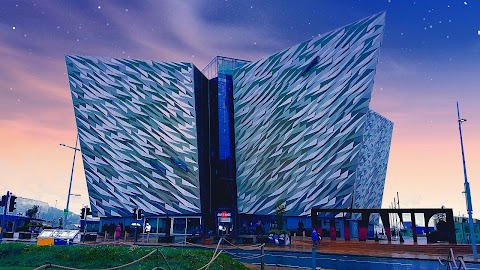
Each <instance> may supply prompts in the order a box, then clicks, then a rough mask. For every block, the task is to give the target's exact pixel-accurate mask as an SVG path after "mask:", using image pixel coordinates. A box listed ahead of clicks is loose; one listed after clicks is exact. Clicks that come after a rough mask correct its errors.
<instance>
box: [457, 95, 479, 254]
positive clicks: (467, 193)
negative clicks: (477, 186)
mask: <svg viewBox="0 0 480 270" xmlns="http://www.w3.org/2000/svg"><path fill="white" fill-rule="evenodd" d="M457 115H458V131H459V132H460V147H461V148H462V162H463V176H464V178H465V183H464V188H465V199H466V201H467V212H468V224H469V225H470V240H471V241H472V252H473V259H474V260H475V261H476V260H478V254H477V243H476V242H477V241H476V240H477V239H475V231H474V230H473V218H472V212H473V207H472V196H471V194H470V183H468V178H467V165H466V164H465V152H464V151H463V138H462V123H463V122H465V121H467V119H464V118H460V109H459V108H458V102H457Z"/></svg>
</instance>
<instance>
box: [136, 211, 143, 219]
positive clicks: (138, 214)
mask: <svg viewBox="0 0 480 270" xmlns="http://www.w3.org/2000/svg"><path fill="white" fill-rule="evenodd" d="M141 219H142V209H140V208H138V209H137V220H141Z"/></svg>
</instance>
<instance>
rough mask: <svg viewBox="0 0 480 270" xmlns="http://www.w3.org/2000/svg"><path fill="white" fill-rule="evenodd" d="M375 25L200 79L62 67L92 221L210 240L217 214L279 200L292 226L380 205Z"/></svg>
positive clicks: (174, 67) (92, 61) (180, 68)
mask: <svg viewBox="0 0 480 270" xmlns="http://www.w3.org/2000/svg"><path fill="white" fill-rule="evenodd" d="M384 19H385V14H384V13H380V14H376V15H374V16H371V17H369V18H366V19H363V20H361V21H358V22H356V23H353V24H350V25H347V26H345V27H343V28H340V29H337V30H334V31H331V32H329V33H327V34H324V35H322V36H319V37H317V38H314V39H311V40H308V41H305V42H303V43H300V44H298V45H296V46H293V47H291V48H288V49H286V50H284V51H281V52H278V53H276V54H274V55H272V56H269V57H266V58H264V59H261V60H259V61H256V62H248V61H244V60H238V59H233V58H228V57H216V58H215V59H214V61H212V62H211V63H210V64H209V65H208V66H207V67H206V68H205V69H204V71H203V72H204V73H205V75H204V74H202V72H200V71H199V70H198V69H197V68H196V67H195V66H194V65H193V64H190V63H172V62H155V61H141V60H132V59H119V58H103V57H83V56H67V57H66V61H67V70H68V77H69V82H70V89H71V92H72V99H73V104H74V111H75V116H76V121H77V127H78V132H79V138H80V144H81V148H82V156H83V162H84V167H85V174H86V179H87V186H88V191H89V196H90V202H91V206H92V209H93V211H94V215H95V216H100V217H120V216H121V217H128V216H131V209H133V208H136V207H140V208H142V209H143V210H144V211H145V212H146V214H147V215H148V216H150V217H153V216H181V215H184V216H185V215H195V216H199V215H202V218H205V220H207V219H208V220H209V221H205V222H204V223H202V224H203V225H204V226H205V227H204V228H203V229H204V231H207V229H208V230H211V229H215V228H217V227H218V226H217V225H218V224H214V219H216V217H217V216H218V212H223V211H229V213H230V212H231V213H232V216H233V218H235V216H236V215H237V214H252V215H271V214H272V213H273V212H274V210H275V209H274V208H275V204H276V203H277V202H285V203H286V210H287V213H286V215H287V216H306V215H308V214H309V213H310V210H311V208H352V207H353V208H362V207H365V208H368V207H372V208H376V207H380V206H381V201H382V195H383V186H384V182H385V175H386V167H387V162H388V154H389V147H390V142H391V135H392V129H393V124H392V123H391V122H390V121H388V120H387V119H385V118H384V117H382V116H380V115H379V114H377V113H374V112H371V111H370V108H369V103H370V97H371V92H372V87H373V79H374V75H375V69H376V64H377V60H378V54H379V48H380V45H381V40H382V35H383V29H384ZM234 222H238V220H237V221H234ZM205 223H208V224H207V225H205ZM207 227H208V228H207Z"/></svg>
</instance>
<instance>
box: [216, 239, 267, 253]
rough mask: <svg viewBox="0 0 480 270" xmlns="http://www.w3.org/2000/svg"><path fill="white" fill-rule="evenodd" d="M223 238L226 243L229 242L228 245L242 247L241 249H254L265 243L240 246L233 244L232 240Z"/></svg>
mask: <svg viewBox="0 0 480 270" xmlns="http://www.w3.org/2000/svg"><path fill="white" fill-rule="evenodd" d="M223 240H224V241H225V242H227V243H229V244H230V245H232V246H234V247H235V248H238V249H243V250H255V249H257V247H258V248H261V247H262V246H264V245H265V244H255V245H251V246H245V247H242V246H237V245H235V244H233V243H232V242H230V241H228V240H227V239H225V238H223Z"/></svg>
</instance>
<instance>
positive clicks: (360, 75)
mask: <svg viewBox="0 0 480 270" xmlns="http://www.w3.org/2000/svg"><path fill="white" fill-rule="evenodd" d="M384 17H385V14H384V13H380V14H376V15H374V16H372V17H369V18H366V19H363V20H361V21H358V22H356V23H353V24H351V25H348V26H345V27H343V28H340V29H337V30H334V31H332V32H329V33H327V34H324V35H322V36H320V37H317V38H314V39H311V40H308V41H306V42H303V43H301V44H298V45H296V46H293V47H291V48H289V49H287V50H284V51H282V52H279V53H276V54H274V55H272V56H269V57H267V58H264V59H262V60H259V61H257V62H253V63H250V64H246V65H245V66H243V67H241V68H239V69H237V70H236V72H235V74H234V109H235V113H234V120H235V143H236V164H237V187H238V208H239V213H245V214H271V213H273V212H274V206H275V203H276V202H278V201H286V207H287V213H286V215H289V216H303V215H308V214H309V213H310V209H311V208H313V207H318V208H338V207H342V208H343V207H351V206H352V199H353V197H352V195H353V189H354V184H355V170H356V167H357V163H358V160H357V159H358V155H359V152H360V148H361V146H362V137H363V131H364V123H365V119H366V114H367V112H368V110H369V102H370V95H371V90H372V86H373V78H374V74H375V68H376V64H377V58H378V51H379V48H380V44H381V40H382V34H383V29H384Z"/></svg>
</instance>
